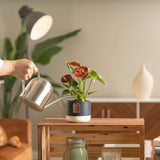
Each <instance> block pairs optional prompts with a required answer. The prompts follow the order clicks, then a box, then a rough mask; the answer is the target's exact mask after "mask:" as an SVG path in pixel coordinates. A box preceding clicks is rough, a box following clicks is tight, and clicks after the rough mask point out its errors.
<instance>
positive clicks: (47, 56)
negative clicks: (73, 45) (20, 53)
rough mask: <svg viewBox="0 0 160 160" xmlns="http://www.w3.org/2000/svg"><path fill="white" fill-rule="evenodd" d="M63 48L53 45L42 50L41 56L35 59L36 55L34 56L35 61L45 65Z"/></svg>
mask: <svg viewBox="0 0 160 160" xmlns="http://www.w3.org/2000/svg"><path fill="white" fill-rule="evenodd" d="M61 50H62V48H61V47H58V46H52V47H50V48H47V49H46V50H45V51H43V52H41V54H40V56H39V57H37V59H35V58H34V57H32V58H33V61H34V62H35V63H39V64H42V65H45V64H48V63H49V62H50V61H51V58H52V57H53V56H54V55H56V54H57V53H59V52H60V51H61Z"/></svg>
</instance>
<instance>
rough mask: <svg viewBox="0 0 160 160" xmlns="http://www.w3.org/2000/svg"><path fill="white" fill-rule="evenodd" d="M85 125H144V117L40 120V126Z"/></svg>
mask: <svg viewBox="0 0 160 160" xmlns="http://www.w3.org/2000/svg"><path fill="white" fill-rule="evenodd" d="M73 124H74V125H75V126H82V125H83V126H84V125H98V126H100V125H104V126H105V125H107V126H109V125H110V126H114V125H116V126H117V125H119V126H125V125H126V126H143V125H144V119H143V118H136V119H135V118H92V119H91V120H90V121H89V122H84V123H72V122H67V121H66V119H65V118H46V119H45V120H44V121H42V122H40V123H39V124H38V126H63V125H65V126H73Z"/></svg>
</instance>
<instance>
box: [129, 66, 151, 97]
mask: <svg viewBox="0 0 160 160" xmlns="http://www.w3.org/2000/svg"><path fill="white" fill-rule="evenodd" d="M153 84H154V82H153V77H152V75H151V73H149V72H148V70H147V69H146V66H145V65H144V64H143V65H142V67H141V70H140V71H139V73H138V74H137V76H136V77H135V79H134V80H133V84H132V88H133V93H134V96H135V98H138V99H149V98H150V97H151V94H152V89H153Z"/></svg>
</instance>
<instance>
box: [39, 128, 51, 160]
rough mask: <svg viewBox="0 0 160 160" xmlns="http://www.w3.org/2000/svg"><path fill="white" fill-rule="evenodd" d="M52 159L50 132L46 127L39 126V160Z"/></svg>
mask: <svg viewBox="0 0 160 160" xmlns="http://www.w3.org/2000/svg"><path fill="white" fill-rule="evenodd" d="M49 158H50V130H49V127H46V126H38V160H49Z"/></svg>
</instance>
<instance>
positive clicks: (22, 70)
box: [3, 59, 38, 80]
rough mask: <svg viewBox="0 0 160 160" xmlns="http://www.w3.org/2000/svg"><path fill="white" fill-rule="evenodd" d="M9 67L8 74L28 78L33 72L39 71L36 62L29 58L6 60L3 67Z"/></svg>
mask: <svg viewBox="0 0 160 160" xmlns="http://www.w3.org/2000/svg"><path fill="white" fill-rule="evenodd" d="M4 67H7V72H8V73H6V74H7V75H13V76H15V77H17V78H20V79H23V80H28V79H29V78H31V76H32V74H33V73H36V72H37V71H38V69H37V67H36V66H35V64H34V63H33V62H32V61H30V60H27V59H19V60H14V61H8V60H4V64H3V68H4Z"/></svg>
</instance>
